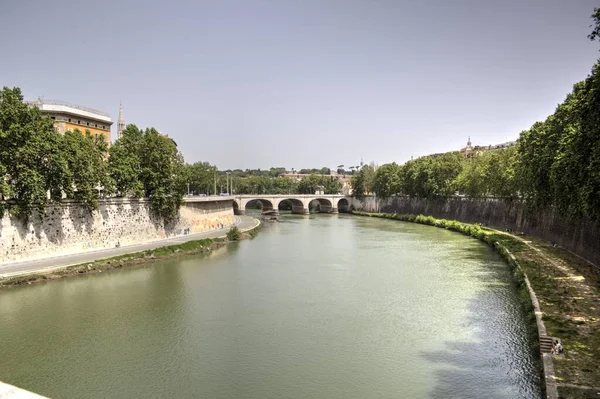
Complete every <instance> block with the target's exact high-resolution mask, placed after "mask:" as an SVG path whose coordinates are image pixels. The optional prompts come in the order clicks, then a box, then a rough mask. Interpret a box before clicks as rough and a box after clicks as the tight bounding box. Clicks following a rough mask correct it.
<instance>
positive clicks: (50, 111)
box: [27, 98, 113, 144]
mask: <svg viewBox="0 0 600 399" xmlns="http://www.w3.org/2000/svg"><path fill="white" fill-rule="evenodd" d="M27 104H28V105H29V106H30V107H37V108H39V109H40V111H42V113H44V114H46V115H48V116H50V118H51V119H52V120H53V121H54V129H55V130H56V131H57V132H58V133H60V134H65V132H66V131H68V130H75V129H79V130H80V131H81V132H85V131H86V130H88V131H89V132H90V134H91V135H92V136H96V137H98V136H100V135H102V136H104V138H105V139H106V142H107V143H109V144H110V141H111V136H110V127H111V125H112V124H113V122H112V120H111V119H110V115H109V114H108V113H106V112H102V111H98V110H95V109H92V108H87V107H83V106H80V105H74V104H69V103H67V102H64V101H55V100H44V99H41V98H40V99H38V100H37V101H27Z"/></svg>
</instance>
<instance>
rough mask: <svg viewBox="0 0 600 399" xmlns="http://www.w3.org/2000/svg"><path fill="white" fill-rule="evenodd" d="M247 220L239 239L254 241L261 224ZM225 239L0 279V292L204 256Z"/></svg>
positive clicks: (225, 241) (130, 254)
mask: <svg viewBox="0 0 600 399" xmlns="http://www.w3.org/2000/svg"><path fill="white" fill-rule="evenodd" d="M246 218H248V219H249V220H250V219H252V220H253V224H252V225H250V226H249V227H245V228H244V227H243V228H241V229H240V231H241V233H242V235H241V239H247V238H253V237H255V236H256V235H257V234H258V231H259V229H260V227H261V223H260V221H259V220H258V219H256V218H252V217H249V216H246ZM232 228H237V226H232ZM226 237H227V235H226V234H220V235H219V236H217V237H215V238H204V239H199V240H193V239H188V240H187V241H185V242H182V243H180V244H175V245H166V244H165V245H162V246H157V247H156V248H152V249H148V250H144V251H135V250H134V249H135V247H132V248H131V249H132V250H134V251H133V252H129V253H125V254H122V255H117V256H111V257H105V258H102V259H97V260H94V261H91V262H84V263H80V264H75V265H65V266H62V267H60V266H59V267H54V268H52V269H50V270H48V269H41V270H39V271H31V272H27V273H23V274H19V275H18V276H14V277H6V278H3V279H0V288H7V287H13V286H18V285H25V284H33V283H38V282H42V281H48V280H56V279H60V278H64V277H71V276H78V275H82V274H89V273H102V271H105V270H110V269H119V268H123V267H127V266H133V265H139V264H143V263H148V262H153V261H156V260H164V259H168V258H172V257H175V256H184V255H196V254H201V253H206V252H210V251H212V250H213V249H216V248H219V247H222V246H223V245H227V244H228V243H230V242H231V241H228V240H227V238H226ZM188 238H190V237H188ZM192 238H193V237H192Z"/></svg>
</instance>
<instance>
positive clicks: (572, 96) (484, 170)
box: [353, 9, 600, 220]
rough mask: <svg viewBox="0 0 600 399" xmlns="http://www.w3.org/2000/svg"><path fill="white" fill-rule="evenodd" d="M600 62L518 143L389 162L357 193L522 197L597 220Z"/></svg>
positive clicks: (597, 20) (599, 18) (361, 178)
mask: <svg viewBox="0 0 600 399" xmlns="http://www.w3.org/2000/svg"><path fill="white" fill-rule="evenodd" d="M599 10H600V9H596V10H595V12H594V14H593V16H592V18H593V20H594V26H595V27H594V30H593V32H592V34H591V35H590V36H589V38H590V39H591V40H595V39H599V38H600V35H598V32H599V31H600V29H599V27H600V11H599ZM598 93H600V62H597V63H596V64H595V65H594V66H593V67H592V70H591V73H590V74H589V76H588V77H587V78H586V79H585V80H583V81H581V82H579V83H576V84H575V85H574V86H573V91H572V92H571V93H569V94H568V95H567V96H566V98H565V100H564V101H563V102H562V103H561V104H559V105H558V106H557V108H556V110H555V112H554V113H553V114H552V115H550V116H549V117H548V118H546V120H544V121H540V122H536V123H535V124H534V125H533V126H532V127H531V128H530V129H528V130H525V131H523V132H521V134H520V136H519V138H518V140H517V141H516V143H515V145H513V146H506V147H504V146H500V147H497V148H496V147H493V148H488V147H471V148H468V147H465V149H464V150H463V151H462V152H459V151H456V152H450V153H446V154H435V155H431V156H424V157H420V158H417V159H414V160H410V161H408V162H406V163H404V164H403V165H398V164H396V163H390V164H386V165H382V166H380V167H379V168H377V170H371V169H370V168H363V169H361V170H360V171H359V172H358V173H356V174H355V175H354V178H353V187H354V195H355V196H356V197H359V198H360V197H361V196H363V195H365V194H366V193H375V194H376V195H377V197H380V198H388V197H391V196H394V195H409V196H416V197H422V198H430V197H436V196H448V195H454V194H455V193H457V192H458V193H461V194H465V195H468V196H471V197H485V196H494V197H498V198H502V199H504V200H506V201H511V200H514V199H517V198H518V199H521V200H523V201H525V202H526V204H527V205H528V207H529V208H531V209H548V208H553V209H556V210H558V211H559V212H561V213H562V214H563V215H567V216H572V217H578V218H588V219H595V220H597V219H600V96H599V95H598Z"/></svg>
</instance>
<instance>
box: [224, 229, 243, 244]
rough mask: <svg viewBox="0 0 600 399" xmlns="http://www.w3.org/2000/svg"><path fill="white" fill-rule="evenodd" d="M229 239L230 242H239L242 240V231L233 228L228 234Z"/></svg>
mask: <svg viewBox="0 0 600 399" xmlns="http://www.w3.org/2000/svg"><path fill="white" fill-rule="evenodd" d="M227 239H228V240H229V241H239V240H241V239H242V232H241V231H240V229H238V228H237V227H236V226H233V227H232V228H231V229H230V230H229V231H228V232H227Z"/></svg>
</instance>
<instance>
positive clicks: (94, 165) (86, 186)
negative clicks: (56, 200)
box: [63, 130, 113, 210]
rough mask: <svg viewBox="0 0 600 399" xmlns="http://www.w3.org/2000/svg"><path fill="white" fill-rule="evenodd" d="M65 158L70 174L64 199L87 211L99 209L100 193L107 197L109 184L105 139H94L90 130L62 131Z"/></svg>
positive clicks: (110, 183) (110, 186)
mask: <svg viewBox="0 0 600 399" xmlns="http://www.w3.org/2000/svg"><path fill="white" fill-rule="evenodd" d="M63 141H64V151H65V159H66V160H67V165H68V168H69V170H70V173H71V178H72V186H71V187H65V192H66V195H67V197H69V198H74V199H76V200H78V201H80V202H81V203H82V204H83V205H84V206H85V207H86V208H88V209H89V210H95V209H97V208H98V198H99V197H100V195H101V191H103V192H105V193H106V194H110V193H111V192H112V191H113V190H112V182H111V180H110V178H109V175H108V165H107V163H106V161H105V158H106V156H107V151H108V148H107V147H108V145H107V143H106V141H105V140H104V136H99V137H93V136H92V135H91V134H90V132H89V131H86V132H85V134H82V133H81V131H79V130H74V131H68V132H65V135H64V136H63Z"/></svg>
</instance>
